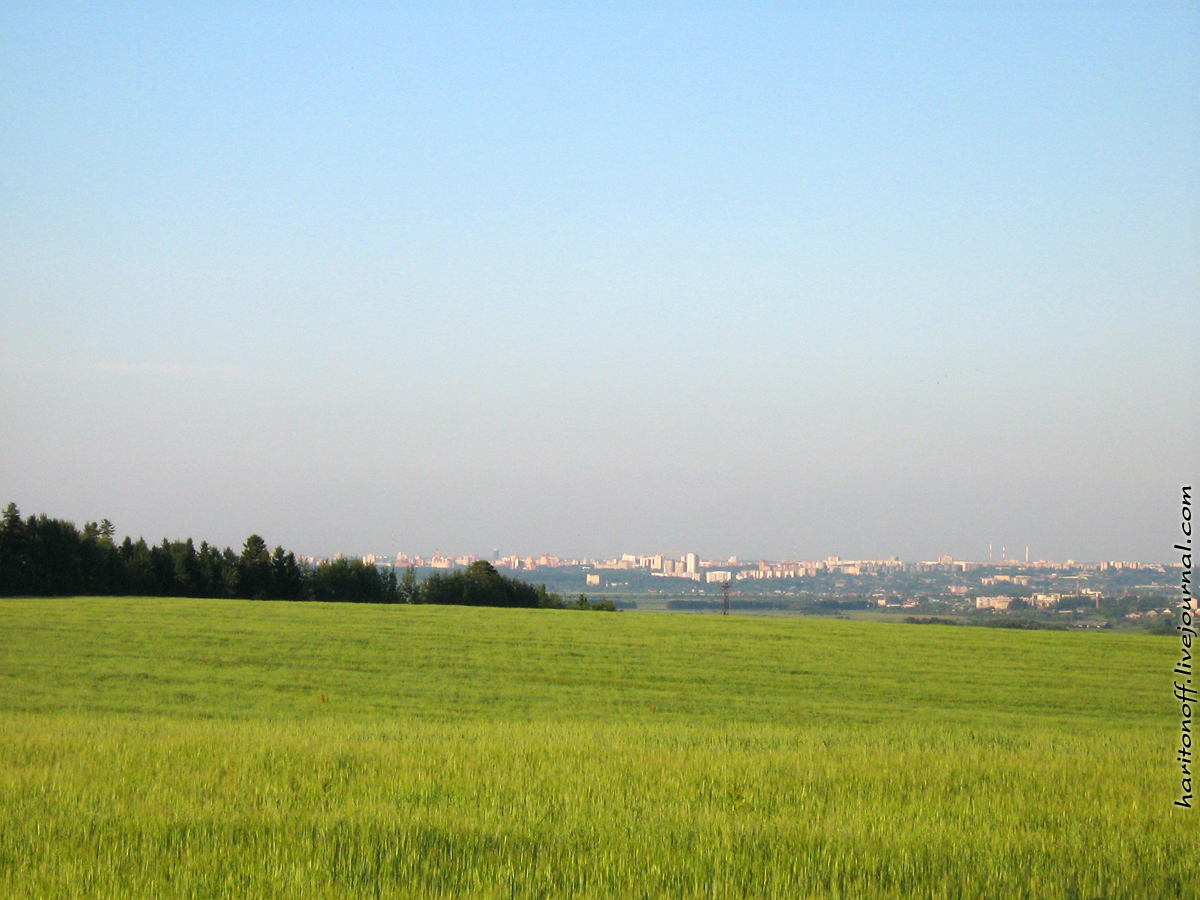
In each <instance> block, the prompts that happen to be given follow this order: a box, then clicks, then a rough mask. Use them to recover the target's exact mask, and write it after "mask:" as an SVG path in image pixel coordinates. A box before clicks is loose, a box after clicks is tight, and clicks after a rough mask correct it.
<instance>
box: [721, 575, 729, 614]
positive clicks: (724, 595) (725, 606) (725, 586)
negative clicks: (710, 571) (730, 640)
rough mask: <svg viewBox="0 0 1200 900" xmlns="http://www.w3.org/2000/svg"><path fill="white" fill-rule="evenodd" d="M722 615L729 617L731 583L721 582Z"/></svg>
mask: <svg viewBox="0 0 1200 900" xmlns="http://www.w3.org/2000/svg"><path fill="white" fill-rule="evenodd" d="M721 615H723V616H727V615H729V582H728V581H722V582H721Z"/></svg>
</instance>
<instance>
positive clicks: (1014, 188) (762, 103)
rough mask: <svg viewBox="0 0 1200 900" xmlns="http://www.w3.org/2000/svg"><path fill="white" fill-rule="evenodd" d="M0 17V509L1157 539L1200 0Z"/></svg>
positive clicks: (28, 8)
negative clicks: (1199, 0) (1198, 0)
mask: <svg viewBox="0 0 1200 900" xmlns="http://www.w3.org/2000/svg"><path fill="white" fill-rule="evenodd" d="M247 5H248V4H231V5H229V6H226V7H224V8H222V7H219V6H215V5H213V4H202V5H199V4H198V5H196V7H195V9H194V10H193V11H191V12H180V11H178V10H177V9H176V8H175V7H176V6H178V4H147V5H116V4H113V5H72V6H54V5H52V4H48V3H7V4H4V6H3V8H2V9H0V357H2V361H0V503H3V502H7V501H8V500H10V499H11V500H15V501H16V502H17V503H18V504H19V505H20V507H21V509H22V511H23V512H24V513H26V514H28V513H37V512H47V513H49V514H50V515H53V516H58V517H63V518H70V519H74V520H75V521H76V522H77V523H79V524H82V522H83V521H84V520H87V519H99V518H101V517H105V516H107V517H108V518H110V519H112V520H113V521H114V522H115V523H116V525H117V529H118V534H119V535H124V534H126V533H130V534H133V535H134V536H137V535H145V536H146V537H147V539H150V540H159V539H161V538H162V537H164V536H166V537H171V538H182V537H186V536H189V535H190V536H193V537H195V538H196V539H197V540H199V539H201V538H206V539H208V540H209V541H217V542H220V543H221V544H232V545H235V546H240V544H241V542H242V540H243V539H244V538H245V536H246V535H247V534H249V533H251V532H258V533H260V534H262V535H263V536H264V537H266V539H267V540H268V542H269V543H271V544H272V545H274V544H276V543H282V544H284V545H285V546H287V547H289V548H291V549H294V550H296V551H297V552H300V553H311V554H316V555H323V554H326V553H333V552H339V551H341V552H346V553H366V552H373V553H394V552H395V551H397V550H399V549H405V550H407V551H409V552H432V551H433V550H434V549H442V550H444V551H447V552H450V551H453V552H460V553H466V552H477V553H485V552H490V551H491V549H492V548H493V547H495V548H499V549H500V550H501V551H502V552H505V553H508V552H519V553H522V554H527V553H541V552H548V553H554V554H559V555H575V554H587V555H600V554H605V555H607V554H615V553H621V552H634V551H637V552H655V551H657V552H666V553H678V552H681V551H685V550H693V549H694V550H696V551H697V552H700V553H701V554H703V555H706V556H715V555H720V556H727V555H730V554H739V555H741V556H743V557H750V558H754V557H759V556H766V557H771V558H779V557H788V558H796V557H800V558H813V557H824V556H826V555H828V554H834V553H836V554H840V555H841V556H843V557H861V556H870V557H878V556H890V555H892V554H896V555H899V556H901V557H902V558H904V559H915V558H928V557H931V556H935V555H938V554H942V553H950V554H953V555H955V556H956V557H959V558H980V557H986V554H987V546H988V544H989V542H990V543H993V544H994V545H995V548H996V553H997V554H999V552H1000V547H1001V545H1002V544H1007V546H1008V550H1009V553H1010V555H1016V554H1023V553H1024V547H1025V545H1026V544H1029V545H1031V547H1032V551H1031V552H1032V554H1033V556H1034V557H1035V558H1037V557H1046V558H1059V559H1065V558H1067V557H1074V558H1076V559H1101V558H1109V559H1121V558H1143V559H1153V560H1168V559H1171V558H1173V554H1172V553H1171V551H1170V545H1171V544H1172V543H1173V541H1174V535H1175V530H1176V529H1177V517H1178V497H1179V494H1178V489H1179V486H1180V484H1181V483H1184V482H1185V481H1190V480H1192V479H1195V478H1196V477H1197V474H1198V473H1200V467H1198V466H1197V465H1196V463H1197V461H1198V460H1200V454H1198V453H1197V437H1198V435H1200V427H1198V421H1200V415H1198V406H1200V391H1198V385H1200V366H1198V365H1197V361H1196V346H1197V343H1196V335H1197V331H1196V326H1197V320H1198V318H1200V317H1198V316H1197V306H1198V299H1197V298H1198V297H1200V140H1198V138H1200V11H1198V10H1200V7H1198V6H1197V5H1196V4H1194V3H1189V4H1184V3H1180V4H1172V3H1158V4H1137V5H1098V4H1029V5H1024V6H1022V5H1017V4H986V5H982V4H981V5H971V4H945V5H931V6H923V7H920V8H913V7H912V6H911V5H910V4H897V5H895V6H891V5H885V4H866V5H847V4H829V5H813V6H807V5H806V6H803V7H802V8H800V9H781V8H776V7H769V8H764V7H760V8H754V9H750V10H746V9H745V8H744V5H743V4H728V5H725V6H716V5H705V6H701V7H697V6H696V5H694V4H679V5H677V6H676V5H673V6H667V5H648V4H638V5H629V6H614V5H609V4H597V5H595V6H593V7H590V8H584V9H580V8H579V5H577V4H555V5H547V6H540V7H538V6H533V5H525V4H512V5H509V4H504V5H500V4H449V3H447V4H436V5H429V6H416V5H413V6H409V5H405V6H404V8H403V9H399V10H398V9H396V8H395V7H396V6H398V5H396V4H382V5H380V6H379V7H378V8H370V7H369V6H366V5H362V4H339V6H353V7H355V8H356V11H353V12H349V13H348V12H346V11H344V10H341V9H337V8H335V7H334V6H333V5H328V6H325V5H313V4H304V5H294V6H274V7H272V6H268V5H265V4H249V5H252V6H255V7H256V11H254V12H247V11H246V10H245V9H244V7H245V6H247Z"/></svg>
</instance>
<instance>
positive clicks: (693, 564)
mask: <svg viewBox="0 0 1200 900" xmlns="http://www.w3.org/2000/svg"><path fill="white" fill-rule="evenodd" d="M1028 557H1029V551H1028V548H1027V549H1026V558H1025V560H1023V561H1021V560H1015V559H1008V558H1007V557H1006V556H1004V555H1002V557H1001V559H1000V560H990V559H989V560H988V561H987V562H966V561H963V560H956V559H954V558H953V557H950V556H942V557H939V558H938V559H936V560H931V561H925V562H913V563H905V562H901V561H900V559H899V558H897V557H895V556H893V557H891V558H889V559H858V560H849V559H841V558H840V557H837V556H830V557H827V558H825V559H822V560H781V561H778V562H773V561H769V560H765V559H760V560H757V561H755V562H742V561H739V560H738V558H737V557H736V556H731V557H729V558H728V559H720V560H717V559H702V558H701V557H700V556H699V554H696V553H684V554H681V555H680V556H678V557H672V556H664V555H662V554H654V555H649V556H646V555H641V554H636V553H626V554H625V555H623V556H621V557H619V558H613V559H591V558H578V559H565V558H560V557H557V556H548V555H545V554H543V555H542V556H537V557H534V556H525V557H521V556H517V555H515V554H514V555H512V556H500V554H499V553H498V552H496V553H494V554H493V557H492V559H490V560H488V561H489V562H490V563H491V564H492V565H493V566H495V567H496V568H506V569H510V570H513V571H525V572H529V571H534V570H537V569H556V568H564V567H575V568H583V569H594V570H596V573H595V575H594V576H590V577H594V578H595V582H594V583H597V584H598V583H599V577H600V575H599V572H600V571H601V570H605V569H608V570H618V571H620V570H640V571H642V572H644V573H648V574H650V575H654V576H659V577H663V578H685V579H690V580H692V581H700V582H706V583H714V582H717V583H719V582H726V581H728V582H733V581H741V580H744V579H766V578H789V579H792V578H806V577H807V578H814V577H816V576H818V575H876V576H879V575H891V574H899V573H914V574H923V573H936V572H944V573H949V572H964V573H965V572H974V571H978V570H980V569H984V568H987V569H988V570H989V571H992V572H993V573H994V574H991V575H988V576H986V577H984V578H982V579H981V583H982V584H984V585H993V584H999V583H1001V582H1011V583H1012V584H1014V585H1019V586H1028V585H1029V582H1030V575H1028V574H1016V573H1013V574H1006V573H1003V572H995V570H996V569H997V568H1000V569H1003V568H1014V569H1016V568H1020V569H1024V570H1028V569H1039V570H1045V571H1075V572H1087V571H1099V572H1107V571H1109V570H1110V569H1140V568H1142V563H1139V562H1127V561H1105V562H1098V563H1077V562H1075V560H1073V559H1069V560H1067V561H1066V562H1065V563H1063V562H1054V561H1051V560H1037V561H1036V562H1030V561H1029V558H1028ZM479 558H480V557H478V556H475V555H474V554H471V555H467V556H446V555H444V554H442V553H441V552H440V551H438V552H436V553H434V554H433V555H432V556H419V555H417V556H410V555H408V554H407V553H399V554H397V555H396V557H395V558H394V559H393V558H391V557H387V556H373V555H369V556H364V557H363V562H365V563H367V564H368V565H376V566H395V567H397V568H407V567H408V566H413V567H415V568H418V569H421V568H428V569H455V568H460V567H464V566H469V565H471V563H473V562H476V561H477V560H478V559H479Z"/></svg>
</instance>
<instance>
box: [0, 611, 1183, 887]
mask: <svg viewBox="0 0 1200 900" xmlns="http://www.w3.org/2000/svg"><path fill="white" fill-rule="evenodd" d="M1176 646H1177V645H1176V644H1175V643H1174V642H1173V641H1172V640H1170V639H1169V638H1158V637H1152V636H1146V635H1129V634H1111V633H1074V632H1018V631H1004V630H995V629H984V628H946V627H940V626H922V625H904V624H892V623H877V622H866V621H838V620H821V619H812V618H804V619H784V618H758V617H737V616H731V617H728V618H725V617H721V616H714V615H708V616H700V615H693V616H671V615H658V614H643V613H621V614H612V613H589V612H578V611H556V610H501V609H469V608H452V607H426V606H412V607H410V606H363V605H351V604H344V605H334V604H318V603H305V604H288V603H255V602H250V601H219V600H211V601H210V600H177V599H144V598H74V599H52V600H40V599H39V600H32V599H31V600H0V896H3V897H21V898H27V897H29V898H34V897H45V898H65V897H145V898H185V897H186V898H193V897H194V898H201V897H204V898H209V897H212V898H217V897H221V898H259V897H262V898H267V897H270V898H321V897H396V898H402V897H414V898H416V897H422V898H424V897H438V898H441V897H445V898H451V897H455V898H467V897H495V898H501V897H503V898H535V897H536V898H559V897H561V898H568V897H571V898H588V897H621V898H626V897H629V898H638V897H645V898H660V897H678V898H701V897H706V898H735V897H778V898H800V897H829V898H833V897H865V898H877V897H878V898H890V897H944V898H960V897H963V898H1015V897H1028V898H1100V897H1105V898H1107V897H1128V898H1150V897H1185V898H1186V897H1196V896H1198V890H1200V889H1198V877H1197V868H1196V864H1195V842H1196V838H1197V837H1198V836H1200V828H1198V827H1197V825H1196V822H1197V820H1196V818H1195V813H1193V812H1189V811H1187V810H1180V809H1177V808H1174V807H1172V805H1171V801H1172V799H1173V798H1174V796H1175V794H1174V791H1176V790H1177V788H1178V768H1177V766H1176V764H1175V762H1174V759H1173V754H1174V750H1173V747H1174V746H1175V742H1177V741H1178V733H1177V729H1178V722H1177V721H1176V718H1177V713H1178V708H1177V706H1175V705H1174V703H1173V701H1172V698H1171V696H1170V691H1169V681H1170V678H1169V674H1170V670H1171V667H1172V665H1173V661H1174V658H1175V657H1174V651H1175V648H1176Z"/></svg>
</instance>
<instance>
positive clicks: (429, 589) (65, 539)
mask: <svg viewBox="0 0 1200 900" xmlns="http://www.w3.org/2000/svg"><path fill="white" fill-rule="evenodd" d="M115 534H116V529H115V527H114V526H113V524H112V522H110V521H109V520H108V519H103V520H101V521H100V522H88V523H86V524H85V525H84V527H83V530H82V531H80V530H79V529H78V528H76V527H75V524H74V523H73V522H68V521H65V520H63V519H52V518H50V517H48V516H46V515H44V514H43V515H40V516H29V517H28V518H24V519H23V518H22V517H21V514H20V511H19V510H18V509H17V505H16V504H15V503H9V504H8V507H7V508H6V509H5V510H4V517H3V520H2V521H0V596H8V597H13V596H46V597H50V596H73V595H80V594H92V595H114V596H154V597H228V598H244V599H251V600H328V601H341V602H353V603H437V604H454V605H461V606H509V607H529V608H556V609H563V608H568V607H570V608H576V609H606V610H611V609H613V604H612V602H611V601H600V602H599V603H589V602H588V600H587V598H586V597H584V596H583V595H582V594H581V595H580V596H579V598H578V600H576V601H574V602H571V603H567V602H566V601H564V600H563V598H562V597H561V596H559V595H558V594H554V593H550V592H548V591H547V590H546V587H545V585H538V586H535V585H531V584H528V583H526V582H523V581H520V580H519V579H516V578H509V577H506V576H503V575H501V574H500V573H499V572H497V571H496V570H495V568H494V567H493V566H492V565H491V564H490V563H487V562H485V561H483V560H480V561H478V562H475V563H472V564H471V565H470V566H468V567H467V568H466V569H461V570H458V571H455V572H450V573H446V574H442V573H435V574H433V575H430V576H429V577H427V578H425V579H423V580H420V581H419V580H418V579H417V576H416V572H415V571H414V570H413V569H412V568H409V569H407V570H406V571H405V572H404V574H403V576H402V577H400V578H397V577H396V572H395V570H394V569H390V568H388V569H380V568H377V567H376V566H374V565H370V564H368V563H365V562H363V561H362V560H359V559H345V558H341V557H339V558H336V559H329V560H322V561H321V562H318V563H316V564H313V563H309V562H306V561H302V560H297V559H296V556H295V554H294V553H292V552H291V551H290V550H284V548H283V547H281V546H277V547H275V549H274V550H271V549H270V548H269V547H268V545H267V543H266V541H264V540H263V539H262V538H261V537H260V536H259V535H257V534H252V535H250V537H248V538H246V542H245V544H243V546H242V550H241V552H240V553H235V552H234V551H233V550H232V549H231V548H229V547H225V548H223V549H220V548H218V547H216V546H214V545H211V544H209V543H207V542H206V541H201V543H200V546H199V547H197V546H196V545H195V543H194V542H193V541H192V539H191V538H188V539H187V540H186V541H169V540H167V539H165V538H164V539H163V541H162V543H160V544H147V543H146V541H145V540H144V539H142V538H138V540H136V541H134V540H132V539H131V538H129V537H126V538H125V539H124V540H123V541H122V542H121V543H117V542H116V539H115Z"/></svg>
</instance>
